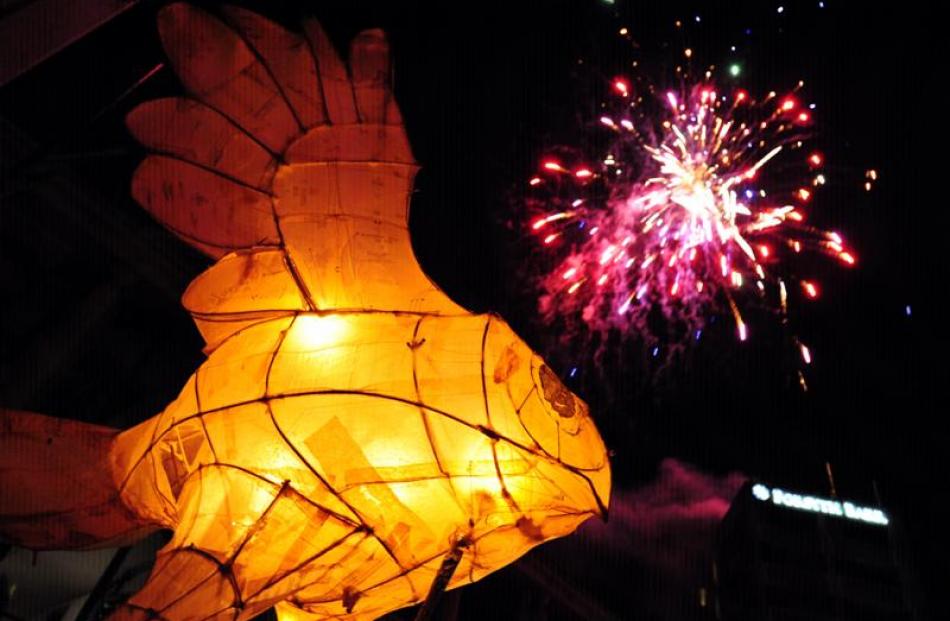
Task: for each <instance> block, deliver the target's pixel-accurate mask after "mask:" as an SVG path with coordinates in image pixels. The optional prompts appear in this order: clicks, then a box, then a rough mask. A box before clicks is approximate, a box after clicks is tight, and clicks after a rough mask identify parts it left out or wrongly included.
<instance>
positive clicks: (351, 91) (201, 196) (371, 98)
mask: <svg viewBox="0 0 950 621" xmlns="http://www.w3.org/2000/svg"><path fill="white" fill-rule="evenodd" d="M223 13H224V17H223V19H219V18H217V17H215V16H212V15H211V14H209V13H207V12H205V11H202V10H200V9H197V8H195V7H192V6H189V5H186V4H172V5H170V6H168V7H166V8H165V9H163V10H162V11H161V13H160V16H159V31H160V35H161V39H162V43H163V45H164V47H165V50H166V52H167V53H168V57H169V59H170V62H171V65H172V67H173V69H174V70H175V73H176V74H177V75H178V77H179V78H180V80H181V82H182V83H183V85H184V87H185V89H186V90H187V91H188V96H187V97H173V98H166V99H159V100H157V101H151V102H147V103H145V104H142V105H140V106H139V107H138V108H136V109H135V110H133V111H132V112H131V113H130V115H129V117H128V119H127V125H128V127H129V129H130V130H131V132H132V134H133V135H134V136H135V137H136V139H137V140H139V141H140V142H141V143H142V144H143V145H144V146H145V147H146V148H147V149H148V150H149V151H150V154H149V155H148V157H146V159H145V160H144V161H143V162H142V164H141V165H140V166H139V168H138V169H137V171H136V173H135V176H134V179H133V183H132V193H133V195H134V197H135V198H136V200H137V201H138V202H139V203H141V204H142V206H143V207H145V209H147V210H148V211H149V212H150V213H151V214H152V215H153V216H154V217H155V218H156V219H157V220H159V221H160V222H161V223H162V224H163V225H165V226H166V227H167V228H168V229H169V230H171V231H172V232H173V233H175V234H176V235H177V236H179V237H180V238H182V239H183V240H185V241H186V242H188V243H189V244H191V245H192V246H194V247H195V248H197V249H199V250H201V251H203V252H204V253H206V254H208V255H209V256H211V257H213V258H215V259H218V260H219V262H218V264H216V265H215V266H213V267H212V268H211V269H210V270H209V271H208V272H207V273H206V275H205V277H202V278H199V279H197V280H196V281H195V283H193V284H192V286H191V287H190V289H189V291H188V293H187V294H186V297H185V305H186V307H187V308H188V309H189V310H190V311H192V314H193V315H194V316H195V318H196V320H197V321H198V324H199V328H200V329H201V330H202V332H203V334H204V335H205V337H206V340H208V343H209V347H210V348H212V349H213V348H214V347H215V346H216V344H217V343H218V342H220V340H222V339H223V338H225V337H226V336H228V335H229V334H232V333H233V332H234V331H236V330H237V329H240V328H241V327H244V326H246V325H248V323H249V322H254V321H257V320H260V319H264V318H273V317H274V316H279V315H280V314H283V313H288V312H295V311H307V310H309V311H327V310H386V311H410V312H426V313H435V314H455V313H464V312H466V311H465V310H464V309H462V308H461V307H459V306H458V305H456V304H455V303H453V302H452V301H451V300H450V299H449V298H448V297H447V296H446V295H445V294H444V293H443V292H442V291H440V290H439V289H438V287H436V286H435V285H434V284H433V283H432V282H431V281H430V280H429V279H428V277H426V275H425V274H424V273H423V271H422V269H421V267H420V266H419V264H418V262H417V261H416V258H415V256H414V254H413V251H412V244H411V240H410V236H409V231H408V218H407V216H408V207H409V199H410V194H411V192H412V187H413V179H414V176H415V173H416V171H417V170H418V166H417V165H416V163H415V161H414V159H413V156H412V152H411V151H410V148H409V143H408V141H407V139H406V135H405V131H404V128H403V124H402V117H401V116H400V113H399V110H398V108H397V106H396V103H395V100H394V99H393V97H392V91H391V89H390V86H389V53H388V43H387V41H386V38H385V35H384V34H383V33H382V31H380V30H368V31H365V32H363V33H361V34H359V35H358V36H357V37H356V38H355V39H354V41H353V43H352V45H351V49H350V56H349V64H348V65H345V64H344V63H343V61H342V60H341V59H340V57H339V56H338V55H337V52H336V50H335V49H334V48H333V45H332V44H331V43H330V40H329V39H328V38H327V36H326V34H325V33H324V32H323V30H322V29H321V28H320V26H319V24H317V22H315V21H308V22H306V23H305V24H304V29H303V30H304V32H303V34H298V33H293V32H290V31H288V30H285V29H284V28H282V27H280V26H278V25H277V24H274V23H273V22H271V21H268V20H266V19H264V18H262V17H260V16H258V15H256V14H254V13H250V12H248V11H246V10H243V9H239V8H233V7H232V8H225V9H224V10H223Z"/></svg>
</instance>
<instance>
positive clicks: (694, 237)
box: [528, 73, 855, 364]
mask: <svg viewBox="0 0 950 621" xmlns="http://www.w3.org/2000/svg"><path fill="white" fill-rule="evenodd" d="M800 86H801V84H799V87H800ZM645 90H646V92H645V93H644V94H643V95H642V96H638V95H637V94H636V93H635V92H633V88H632V87H631V86H630V82H629V81H627V80H625V79H616V80H615V81H614V83H613V88H612V91H613V97H612V99H613V100H614V101H615V103H616V106H615V107H616V109H617V113H616V114H611V115H606V116H603V117H601V118H600V119H599V125H600V126H601V127H602V128H603V129H605V130H607V131H608V132H609V134H610V136H611V139H610V140H609V142H608V145H609V146H608V147H607V150H606V152H605V153H604V154H603V156H602V157H600V158H598V159H596V160H593V159H592V160H589V161H585V160H584V159H583V158H582V157H577V156H573V155H560V156H558V157H553V156H552V157H549V158H545V159H544V160H543V161H542V162H541V166H540V170H539V172H538V174H537V175H536V176H535V177H534V178H532V179H531V181H530V185H531V190H530V198H529V201H528V204H529V208H530V209H531V210H532V214H533V215H532V220H531V222H530V228H531V232H532V233H533V234H534V235H535V236H536V237H537V238H538V240H539V242H540V244H541V246H542V247H544V248H545V249H546V250H548V251H549V252H550V253H552V261H553V262H554V265H555V267H554V269H552V270H551V271H550V272H547V273H545V274H544V275H543V276H542V277H541V279H540V285H541V289H542V291H543V294H542V297H541V309H542V311H543V313H544V314H545V315H546V316H547V318H548V319H551V318H552V316H554V315H558V316H568V315H571V316H577V317H579V318H580V319H581V320H582V321H583V325H584V326H585V327H586V328H588V329H590V330H592V331H600V332H607V331H610V330H617V331H619V332H620V333H621V334H624V335H628V336H630V335H636V336H637V337H638V338H641V339H643V340H644V341H645V342H646V343H647V344H648V345H649V346H650V347H655V346H656V345H657V343H658V338H657V336H656V331H655V330H654V329H651V326H652V325H655V323H656V322H655V321H649V320H648V318H649V317H650V316H655V315H656V314H657V313H659V316H661V317H662V320H663V323H664V326H665V327H664V331H665V332H666V333H667V334H673V335H675V336H674V337H672V338H666V339H664V340H665V341H666V343H667V344H669V345H675V344H677V343H680V344H682V343H685V342H686V341H688V340H692V339H698V338H699V337H700V335H701V333H702V330H703V327H704V326H705V324H706V322H707V320H708V319H709V318H711V317H713V316H715V315H717V314H723V313H726V314H728V315H729V316H731V318H732V320H733V322H734V325H735V334H736V337H737V338H738V339H739V340H746V339H747V338H749V336H750V331H749V328H748V326H747V324H746V322H745V320H744V318H743V310H742V309H744V308H747V307H748V306H750V305H759V306H764V307H766V308H770V309H772V310H774V311H775V312H776V313H777V314H778V315H779V316H780V318H781V321H783V322H786V321H787V317H788V304H789V299H790V298H794V299H805V300H807V299H814V298H816V297H818V295H819V286H818V285H817V283H815V282H814V281H812V280H806V279H799V278H796V277H793V276H792V275H791V274H793V270H792V269H790V266H791V265H793V264H794V257H795V255H798V254H800V253H806V252H818V253H824V254H827V255H829V256H830V257H833V258H834V259H836V260H838V261H840V262H841V263H843V264H846V265H853V264H854V263H855V255H854V253H853V252H852V251H851V250H850V249H848V248H847V247H846V246H845V242H844V240H843V239H842V238H841V236H840V235H838V234H837V233H834V232H830V231H824V230H820V229H816V228H813V227H811V226H809V225H807V224H806V222H805V220H806V212H807V209H808V206H809V204H810V202H811V201H812V199H813V196H814V194H815V192H816V191H817V190H818V189H820V187H821V186H822V185H824V183H825V176H824V173H823V172H822V171H823V167H824V156H823V155H822V154H821V153H819V152H817V151H811V152H809V151H808V150H807V149H806V148H805V143H806V141H807V139H808V137H809V134H810V128H811V125H812V112H811V110H810V109H809V108H808V107H805V106H802V105H801V104H800V103H799V100H798V98H797V91H798V90H799V88H798V87H796V88H795V89H793V90H792V91H791V92H790V93H788V94H787V95H784V96H778V95H777V94H776V93H775V92H771V93H768V94H767V95H766V96H764V97H762V98H761V99H756V98H754V97H752V96H750V95H749V94H748V93H747V92H746V91H743V90H735V91H731V92H729V93H727V94H723V93H720V92H718V91H717V90H716V88H715V82H714V80H713V77H712V74H711V73H707V74H706V79H705V80H703V81H702V82H699V83H696V84H693V85H691V86H684V87H683V88H681V89H679V90H678V91H666V92H662V93H657V92H655V91H654V90H653V89H645ZM792 181H795V183H791V182H792ZM793 338H794V337H793ZM795 344H796V346H797V347H798V348H799V349H800V353H801V357H802V360H803V361H804V362H805V363H806V364H808V363H810V362H811V353H810V352H809V350H808V348H807V347H806V346H805V345H804V344H803V343H800V342H799V341H798V340H797V339H795ZM654 351H656V350H654Z"/></svg>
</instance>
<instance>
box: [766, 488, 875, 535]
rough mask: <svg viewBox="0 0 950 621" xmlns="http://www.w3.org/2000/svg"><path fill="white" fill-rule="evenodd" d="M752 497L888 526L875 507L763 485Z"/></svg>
mask: <svg viewBox="0 0 950 621" xmlns="http://www.w3.org/2000/svg"><path fill="white" fill-rule="evenodd" d="M752 495H753V496H754V497H755V498H756V499H758V500H760V501H762V502H768V501H769V500H771V501H772V504H774V505H778V506H780V507H788V508H790V509H798V510H799V511H810V512H812V513H823V514H825V515H834V516H837V517H843V518H847V519H849V520H856V521H858V522H866V523H867V524H878V525H880V526H887V524H888V519H887V516H886V515H884V512H883V511H881V510H880V509H875V508H873V507H861V506H858V505H856V504H854V503H852V502H847V501H845V502H841V501H838V500H832V499H830V498H819V497H817V496H805V495H802V494H795V493H793V492H786V491H785V490H782V489H778V488H777V487H773V488H771V489H769V488H768V487H766V486H765V485H762V484H761V483H756V484H755V485H753V486H752Z"/></svg>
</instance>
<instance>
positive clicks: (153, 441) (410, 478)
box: [0, 4, 610, 621]
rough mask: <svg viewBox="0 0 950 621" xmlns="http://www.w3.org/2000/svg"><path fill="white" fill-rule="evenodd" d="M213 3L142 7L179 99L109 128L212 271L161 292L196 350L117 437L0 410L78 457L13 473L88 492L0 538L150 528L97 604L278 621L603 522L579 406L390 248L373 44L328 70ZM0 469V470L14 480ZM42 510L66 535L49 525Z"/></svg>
mask: <svg viewBox="0 0 950 621" xmlns="http://www.w3.org/2000/svg"><path fill="white" fill-rule="evenodd" d="M223 14H224V15H223V20H224V21H222V19H218V18H216V17H213V16H211V15H210V14H208V13H205V12H203V11H201V10H198V9H195V8H192V7H189V6H187V5H183V4H173V5H170V6H169V7H166V8H165V9H163V10H162V11H161V13H160V15H159V30H160V34H161V37H162V42H163V44H164V46H165V49H166V51H167V52H168V55H169V58H170V61H171V65H172V66H173V68H174V70H175V72H176V74H177V75H178V76H179V78H180V79H181V81H182V83H183V86H184V87H185V89H186V90H187V91H188V93H189V97H187V98H185V97H183V98H169V99H160V100H157V101H153V102H147V103H145V104H143V105H141V106H139V107H138V108H136V109H135V110H133V112H132V113H131V114H130V115H129V117H128V119H127V123H128V126H129V129H130V130H131V132H132V134H133V135H134V136H135V137H136V138H137V139H138V140H139V141H140V142H141V143H142V144H143V145H145V147H146V148H147V149H148V150H149V152H150V154H149V155H148V156H147V157H146V159H145V160H144V161H143V162H142V164H141V165H140V166H139V168H138V169H137V171H136V173H135V177H134V179H133V183H132V193H133V195H134V196H135V198H136V199H137V200H138V201H139V202H140V203H141V204H142V206H143V207H145V208H146V209H147V210H148V211H149V212H150V213H151V214H152V215H153V216H155V218H156V219H157V220H159V221H160V222H161V223H162V224H164V225H165V226H166V227H168V228H169V229H170V230H171V231H173V232H174V233H175V234H176V235H178V236H179V237H181V238H182V239H183V240H185V241H186V242H187V243H189V244H191V245H192V246H194V247H196V248H198V249H200V250H202V251H203V252H205V253H207V254H208V255H209V256H211V257H212V258H214V259H215V261H216V262H215V264H214V265H213V266H212V267H210V268H209V269H208V270H207V271H206V272H205V273H203V274H202V275H200V276H199V277H198V278H197V279H196V280H195V281H194V282H193V283H192V284H191V285H190V286H189V288H188V290H187V291H186V292H185V295H184V297H183V304H184V306H185V308H186V309H187V310H188V312H189V313H191V315H192V317H193V318H194V320H195V323H196V325H197V326H198V329H199V331H200V332H201V334H202V336H203V337H204V339H205V341H206V344H207V345H206V348H205V351H206V353H207V354H208V359H207V360H206V361H205V362H204V364H202V365H201V367H200V368H199V369H198V370H197V371H196V372H195V374H194V375H193V376H192V377H191V378H190V380H189V381H188V383H187V384H186V385H185V387H184V389H183V390H182V391H181V394H180V395H179V397H178V398H177V399H176V400H175V401H174V402H173V403H172V404H170V405H169V406H168V407H167V408H166V409H165V410H164V411H163V412H162V413H161V414H159V415H158V416H156V417H154V418H153V419H150V420H148V421H146V422H144V423H142V424H140V425H139V426H137V427H134V428H133V429H130V430H127V431H125V432H121V433H117V432H114V431H110V430H103V429H85V428H83V429H82V433H73V432H75V431H76V430H77V429H79V427H78V426H77V425H79V424H71V425H63V424H57V423H50V422H49V421H47V422H42V420H41V417H36V416H35V415H27V414H22V413H8V412H6V411H0V417H2V418H0V422H2V423H3V428H7V427H9V428H11V429H15V430H17V433H19V434H20V435H21V436H22V437H24V438H26V439H27V442H26V443H23V442H20V443H19V444H17V446H25V447H27V448H28V449H30V450H33V449H37V448H38V447H44V446H46V445H45V437H44V434H45V433H46V432H45V431H43V429H46V428H48V427H49V425H50V424H52V425H53V426H55V427H56V429H58V430H61V431H62V430H65V432H63V433H58V437H59V436H62V437H68V436H69V435H70V434H72V435H74V436H76V437H77V439H78V438H80V437H81V438H82V439H83V443H82V444H81V445H80V443H79V442H78V440H77V442H74V443H73V445H74V446H72V447H71V448H72V449H73V451H74V455H75V456H76V457H75V458H74V459H72V460H66V461H67V462H69V463H81V464H85V465H86V466H85V470H84V471H83V472H78V473H72V474H70V475H69V476H67V477H65V478H64V477H60V479H62V480H61V481H57V478H56V477H55V476H54V475H53V473H52V471H50V470H49V468H46V469H45V470H44V469H41V468H40V467H37V468H34V469H33V470H32V471H31V472H32V477H33V478H32V479H29V477H27V479H28V480H27V481H26V484H27V485H28V484H34V485H43V486H48V487H50V489H55V488H56V486H57V485H60V486H63V485H69V484H72V483H78V484H81V485H82V486H83V488H84V489H88V490H92V491H93V492H94V494H92V496H90V495H89V494H77V493H75V492H72V491H71V492H69V493H65V490H64V493H63V494H60V495H59V496H58V502H57V504H56V511H57V512H56V513H55V514H50V513H47V514H45V516H44V517H42V518H41V519H38V520H37V519H34V518H31V516H40V515H43V512H42V508H43V507H35V508H36V509H37V510H36V511H35V512H34V513H30V514H26V513H23V514H17V515H15V516H13V517H12V518H11V517H10V516H9V515H8V514H7V513H6V512H5V511H0V530H2V531H3V532H4V533H6V534H7V535H8V536H12V537H13V538H14V539H15V540H16V541H18V542H20V543H21V544H24V545H27V546H33V547H37V548H41V547H46V548H48V547H58V546H59V547H69V546H70V545H72V544H73V543H76V542H79V541H82V545H83V546H85V545H89V544H96V543H106V542H112V541H116V540H118V539H119V538H126V537H129V536H132V535H135V534H138V533H140V532H141V531H142V530H143V529H148V528H169V529H172V530H173V531H174V535H173V538H172V540H171V541H170V542H169V543H168V545H167V546H166V547H165V548H163V550H162V551H161V552H160V553H159V555H158V559H157V561H156V564H155V567H154V569H153V571H152V574H151V576H150V578H149V580H148V582H147V583H146V585H145V586H144V587H143V589H142V590H141V591H140V592H139V593H137V594H136V595H134V596H133V597H132V598H131V599H130V600H129V601H128V602H127V603H126V604H125V605H123V606H122V607H120V608H119V609H118V610H117V611H116V612H115V613H114V617H115V618H116V619H155V618H158V619H166V620H168V621H185V620H191V619H195V620H199V619H200V620H205V619H219V618H220V619H248V618H251V617H253V616H254V615H256V614H259V613H260V612H262V611H264V610H266V609H268V608H270V607H273V606H277V610H278V614H279V615H280V617H281V618H282V619H283V620H284V621H287V620H288V619H306V618H315V619H328V618H333V619H354V620H355V619H360V620H362V619H372V618H375V617H377V616H380V615H382V614H384V613H386V612H388V611H391V610H394V609H397V608H400V607H403V606H407V605H411V604H413V603H415V602H419V601H421V600H422V599H424V598H425V596H426V593H427V591H428V590H429V588H430V586H431V585H432V583H433V581H434V578H435V575H436V572H437V571H438V569H439V567H440V565H441V563H442V561H443V558H445V557H446V555H448V554H450V553H452V552H456V551H458V550H459V549H461V550H462V551H463V553H462V557H461V561H460V563H459V566H458V568H457V570H456V571H455V574H454V575H453V577H452V579H451V582H450V583H449V588H454V587H456V586H459V585H462V584H466V583H469V582H472V581H475V580H478V579H479V578H481V577H482V576H484V575H486V574H487V573H489V572H491V571H494V570H496V569H498V568H500V567H503V566H504V565H506V564H508V563H510V562H512V561H513V560H514V559H516V558H518V557H519V556H521V555H522V554H524V553H525V552H526V551H527V550H529V549H530V548H531V547H533V546H535V545H537V544H539V543H541V542H543V541H546V540H548V539H551V538H554V537H559V536H563V535H566V534H568V533H570V532H572V531H573V530H574V529H575V528H576V527H577V526H578V525H579V524H580V523H581V522H583V521H584V520H586V519H588V518H589V517H591V516H594V515H602V516H605V515H606V509H607V502H608V497H609V488H610V468H609V464H608V461H607V453H606V450H605V448H604V445H603V442H602V441H601V439H600V437H599V435H598V434H597V430H596V428H595V427H594V425H593V421H592V420H591V418H590V416H589V413H588V410H587V406H586V405H585V404H584V403H583V401H581V400H580V399H579V398H577V397H576V396H575V395H574V394H573V393H571V392H570V391H569V390H568V389H566V388H565V387H564V385H563V384H561V382H560V380H559V379H558V378H557V376H556V374H555V373H554V372H552V371H551V369H549V368H548V367H547V366H546V365H545V364H544V362H543V361H542V360H541V359H540V358H539V357H538V356H537V355H536V354H534V353H533V352H532V351H531V349H530V348H529V347H528V346H527V345H526V344H525V343H524V342H523V341H522V340H521V339H520V338H518V337H517V335H515V334H514V332H513V331H512V330H511V329H510V328H509V327H508V325H507V324H506V323H505V322H504V321H503V320H501V319H500V318H499V317H497V316H495V315H491V314H483V315H476V314H472V313H470V312H468V311H467V310H465V309H464V308H462V307H460V306H458V305H457V304H455V303H454V302H453V301H452V300H450V299H449V298H448V297H447V296H446V295H445V294H444V293H443V292H442V291H440V290H439V289H438V287H436V286H435V285H434V284H433V283H432V282H431V281H430V280H429V279H428V277H427V276H426V275H425V273H424V272H423V271H422V269H421V268H420V267H419V265H418V263H417V262H416V259H415V257H414V255H413V252H412V244H411V241H410V237H409V232H408V225H407V213H408V206H409V200H410V195H411V192H412V184H413V178H414V175H415V173H416V171H417V169H418V167H417V165H416V163H415V161H414V159H413V157H412V153H411V151H410V149H409V144H408V141H407V139H406V136H405V133H404V130H403V127H402V120H401V117H400V115H399V110H398V108H397V107H396V106H395V102H394V101H393V99H392V94H391V91H390V89H389V85H388V80H387V76H388V47H387V44H386V41H385V38H384V36H383V34H382V33H381V32H380V31H375V30H373V31H366V32H364V33H361V34H360V35H358V36H357V38H356V39H355V40H354V42H353V44H352V47H351V51H350V59H349V67H346V66H344V64H343V62H342V60H341V59H340V58H339V57H338V56H337V54H336V51H335V50H334V49H333V46H332V45H331V44H330V42H329V39H328V38H327V37H326V35H325V34H324V33H323V31H322V30H321V29H320V27H319V25H317V24H316V22H312V21H310V22H305V23H304V28H303V31H304V32H303V34H302V35H301V34H296V33H291V32H289V31H286V30H284V29H282V28H281V27H279V26H277V25H275V24H273V23H272V22H269V21H267V20H264V19H263V18H261V17H259V16H257V15H254V14H253V13H249V12H247V11H244V10H242V9H236V8H225V9H223ZM43 420H46V419H43ZM41 423H42V424H41ZM44 425H45V427H44ZM0 440H3V441H4V442H5V441H6V438H0ZM65 444H66V445H68V444H69V443H68V442H65ZM30 447H32V448H30ZM55 448H56V450H60V451H62V450H63V448H60V447H58V446H57V447H55ZM67 448H69V447H68V446H67ZM53 449H54V447H51V446H47V447H46V448H45V449H42V450H46V451H52V450H53ZM24 450H25V449H24ZM103 453H107V455H103ZM64 463H65V462H64ZM10 464H11V467H10V468H7V463H6V462H5V461H0V483H3V484H4V485H6V484H8V483H9V484H15V485H21V486H22V485H24V483H23V482H22V481H19V480H14V478H13V477H12V476H8V472H14V464H15V460H10ZM20 478H21V479H22V478H23V477H20ZM27 495H28V494H27V493H26V492H24V494H22V496H23V497H26V496H27ZM83 497H86V498H89V497H93V498H94V499H95V505H93V506H86V505H83V504H82V503H83V500H82V499H83ZM42 498H45V499H50V498H52V499H56V498H57V495H56V494H53V493H49V494H44V495H43V496H42ZM32 509H33V508H31V510H32ZM50 515H56V516H60V517H62V518H63V519H62V520H61V522H62V523H64V524H68V529H66V530H65V531H64V532H59V531H57V532H56V533H53V534H51V533H52V531H53V521H52V518H50ZM8 518H9V519H8ZM14 518H15V519H14ZM66 518H68V519H66ZM60 530H63V529H60ZM66 531H69V532H66ZM73 531H75V532H80V533H82V534H83V537H80V538H76V537H75V534H74V532H73ZM71 533H73V534H71Z"/></svg>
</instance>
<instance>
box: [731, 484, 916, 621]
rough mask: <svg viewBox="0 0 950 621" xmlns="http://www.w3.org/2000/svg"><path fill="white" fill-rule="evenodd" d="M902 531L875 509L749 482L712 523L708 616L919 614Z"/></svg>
mask: <svg viewBox="0 0 950 621" xmlns="http://www.w3.org/2000/svg"><path fill="white" fill-rule="evenodd" d="M901 540H902V532H901V529H900V526H899V525H898V524H897V523H896V521H895V519H894V518H893V517H892V516H889V515H887V514H886V512H885V511H884V510H883V509H880V508H877V507H868V506H866V505H864V504H863V503H858V502H852V501H847V500H844V499H841V498H831V497H824V496H817V495H810V494H803V493H799V492H791V491H787V490H784V489H780V488H776V487H770V486H767V485H765V484H763V483H758V482H753V481H750V482H748V483H746V484H745V485H744V486H743V487H742V489H741V490H740V491H739V493H738V494H737V495H736V498H735V500H734V501H733V503H732V505H731V507H730V509H729V511H728V513H727V514H726V517H725V518H724V519H723V521H722V523H721V525H720V531H719V537H718V543H717V546H718V547H717V551H716V563H715V565H714V566H713V574H714V585H715V587H714V590H715V615H716V618H717V619H721V620H722V621H745V620H750V621H751V620H755V621H793V620H794V621H824V620H832V619H835V620H842V619H861V620H862V621H871V620H874V621H877V620H881V621H883V620H888V621H898V620H900V621H904V620H907V621H911V620H917V619H923V618H925V617H924V616H923V612H922V611H921V609H920V606H919V603H918V602H919V601H920V600H919V598H918V597H917V595H916V590H917V587H916V582H915V580H914V579H913V577H912V573H911V571H910V568H909V565H908V563H907V561H906V557H905V556H904V553H903V549H904V547H903V546H902V545H901Z"/></svg>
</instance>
